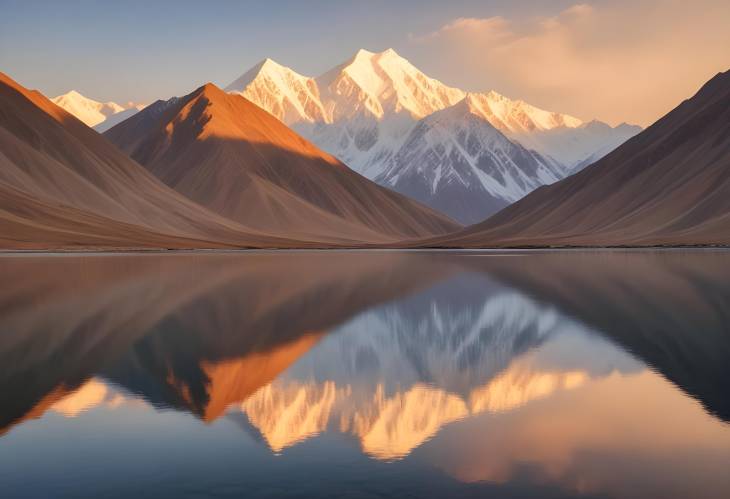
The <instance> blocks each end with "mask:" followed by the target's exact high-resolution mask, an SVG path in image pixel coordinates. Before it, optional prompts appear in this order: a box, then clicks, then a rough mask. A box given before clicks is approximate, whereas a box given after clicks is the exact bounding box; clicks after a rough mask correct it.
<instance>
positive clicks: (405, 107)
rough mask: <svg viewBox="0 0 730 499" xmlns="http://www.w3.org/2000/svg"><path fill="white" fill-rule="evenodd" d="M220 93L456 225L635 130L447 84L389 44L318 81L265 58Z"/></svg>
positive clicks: (557, 174)
mask: <svg viewBox="0 0 730 499" xmlns="http://www.w3.org/2000/svg"><path fill="white" fill-rule="evenodd" d="M225 90H226V91H228V92H232V93H238V94H241V95H243V96H244V97H246V98H247V99H249V100H251V101H252V102H254V103H255V104H257V105H258V106H260V107H262V108H263V109H265V110H267V111H268V112H270V113H271V114H273V115H274V116H276V117H277V118H279V119H280V120H281V121H283V122H284V123H286V124H287V125H289V126H291V127H292V128H294V129H295V130H297V131H298V132H299V133H301V134H302V135H303V136H304V137H307V138H309V139H310V140H312V141H313V142H314V143H315V144H317V145H318V146H320V147H322V148H323V149H324V150H326V151H328V152H330V153H332V154H333V155H335V156H337V157H338V158H339V159H341V160H342V161H343V162H344V163H346V164H347V165H349V166H350V167H351V168H353V169H354V170H355V171H358V172H360V173H362V174H363V175H365V176H366V177H368V178H370V179H372V180H374V181H376V182H377V183H379V184H381V185H384V186H386V187H389V188H391V189H394V190H396V191H398V192H402V193H404V194H406V195H409V196H412V197H414V198H415V199H417V200H419V201H421V202H423V203H425V204H427V205H429V206H431V207H433V208H436V209H439V210H440V211H442V212H443V213H446V214H447V215H449V216H450V217H452V218H454V219H455V220H457V221H459V222H461V223H464V224H470V223H476V222H478V221H481V220H483V219H484V218H486V217H487V216H489V215H491V214H493V213H494V212H496V211H498V210H499V209H500V208H503V207H505V206H507V205H508V204H510V203H512V202H514V201H516V200H517V199H519V198H521V197H522V196H524V195H525V194H527V193H528V192H530V191H531V190H533V189H534V188H536V187H538V186H540V185H544V184H547V183H552V182H555V181H556V180H559V179H561V178H564V177H565V176H566V175H567V174H568V173H572V172H574V171H575V168H576V166H577V165H579V164H581V163H582V162H585V160H586V159H587V158H593V159H597V158H598V157H600V156H601V155H602V154H605V153H607V152H609V151H610V150H611V149H613V148H614V147H615V146H617V145H619V144H620V143H622V142H623V141H624V140H626V139H627V138H629V137H631V136H632V135H634V134H636V133H637V132H639V131H640V130H641V129H640V128H639V127H636V126H630V125H626V124H622V125H619V126H617V127H610V126H609V125H607V124H605V123H601V122H597V121H593V122H589V123H584V122H583V121H581V120H579V119H578V118H575V117H572V116H569V115H566V114H560V113H555V112H549V111H545V110H542V109H539V108H537V107H535V106H532V105H530V104H527V103H525V102H523V101H514V100H510V99H508V98H507V97H504V96H502V95H500V94H498V93H496V92H487V93H470V92H466V91H463V90H460V89H457V88H453V87H449V86H447V85H445V84H443V83H441V82H440V81H438V80H436V79H433V78H431V77H429V76H427V75H425V74H424V73H423V72H421V71H420V70H418V69H417V68H416V67H415V66H413V65H412V64H411V63H410V62H409V61H407V60H406V59H404V58H403V57H401V56H400V55H398V54H397V53H396V52H395V51H394V50H393V49H388V50H385V51H383V52H380V53H373V52H369V51H367V50H360V51H358V52H357V53H356V54H355V56H354V57H352V58H351V59H350V60H348V61H347V62H345V63H343V64H341V65H339V66H337V67H335V68H333V69H332V70H330V71H327V72H325V73H324V74H322V75H320V76H318V77H308V76H303V75H301V74H298V73H296V72H295V71H294V70H292V69H290V68H287V67H284V66H282V65H280V64H278V63H276V62H274V61H272V60H271V59H266V60H264V61H262V62H261V63H259V64H258V65H256V66H255V67H253V68H251V69H250V70H248V71H246V72H245V73H244V74H243V75H242V76H241V77H240V78H238V79H236V80H235V81H234V82H232V83H231V84H230V85H228V86H227V87H226V88H225ZM452 108H453V109H452ZM441 112H443V114H442V115H439V113H441ZM445 116H450V117H452V121H446V120H444V117H445ZM461 118H466V119H467V120H468V122H469V125H468V126H465V125H464V121H463V119H461ZM432 129H435V130H433V131H432ZM414 168H415V169H416V171H413V169H414Z"/></svg>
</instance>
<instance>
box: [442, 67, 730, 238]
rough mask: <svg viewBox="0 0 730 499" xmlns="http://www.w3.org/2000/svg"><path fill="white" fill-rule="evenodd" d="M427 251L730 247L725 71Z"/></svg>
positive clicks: (729, 114)
mask: <svg viewBox="0 0 730 499" xmlns="http://www.w3.org/2000/svg"><path fill="white" fill-rule="evenodd" d="M428 245H436V246H451V247H454V246H455V247H486V246H502V247H506V246H563V245H565V246H620V245H636V246H644V245H646V246H649V245H730V71H727V72H725V73H720V74H718V75H717V76H715V77H714V78H712V79H711V80H710V81H709V82H708V83H706V84H705V85H704V86H703V87H702V88H701V89H700V90H699V92H697V94H696V95H694V96H693V97H692V98H691V99H688V100H686V101H684V102H683V103H682V104H680V105H679V106H677V107H676V108H675V109H674V110H673V111H671V112H670V113H669V114H667V115H666V116H664V117H663V118H661V119H660V120H659V121H657V122H656V123H654V124H653V125H652V126H650V127H649V128H647V129H646V130H645V131H643V132H641V133H640V134H638V135H637V136H635V137H633V138H632V139H629V140H628V141H627V142H626V143H624V144H623V145H621V146H620V147H618V148H617V149H616V150H615V151H613V152H612V153H610V154H609V155H608V156H606V157H605V158H603V159H601V160H600V161H598V162H596V163H594V164H593V165H591V166H589V167H588V168H586V169H585V170H583V171H581V172H580V173H577V174H576V175H573V176H571V177H568V178H567V179H565V180H562V181H560V182H557V183H555V184H553V185H550V186H545V187H541V188H539V189H537V190H536V191H534V192H533V193H531V194H529V195H528V196H526V197H525V198H523V199H522V200H520V201H518V202H516V203H515V204H513V205H511V206H509V207H507V208H505V209H504V210H502V211H500V212H499V213H497V214H496V215H494V216H493V217H491V218H489V219H488V220H486V221H484V222H482V223H479V224H476V225H473V226H471V227H468V228H466V229H464V230H463V231H461V232H459V233H457V234H454V235H452V236H449V237H444V238H439V239H438V240H436V241H429V242H428Z"/></svg>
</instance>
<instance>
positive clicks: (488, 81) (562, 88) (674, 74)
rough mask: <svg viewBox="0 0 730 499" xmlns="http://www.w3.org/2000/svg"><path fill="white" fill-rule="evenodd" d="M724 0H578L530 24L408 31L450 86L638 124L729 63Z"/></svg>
mask: <svg viewBox="0 0 730 499" xmlns="http://www.w3.org/2000/svg"><path fill="white" fill-rule="evenodd" d="M728 22H730V3H728V2H726V1H716V0H701V1H698V2H693V3H692V5H691V6H690V5H689V4H687V3H686V2H680V1H678V0H665V1H661V2H651V1H642V0H640V1H638V2H628V1H618V2H613V3H611V4H601V6H600V7H599V6H592V5H589V4H576V5H573V6H572V7H570V8H568V9H565V10H563V11H560V12H556V13H555V14H554V15H552V16H544V17H538V18H533V19H530V20H528V21H524V20H514V19H507V18H504V17H501V16H494V17H486V18H469V17H460V18H457V19H453V20H450V21H448V22H446V23H445V24H443V25H442V26H441V27H439V28H437V29H436V30H434V31H432V32H426V33H423V34H419V35H412V36H410V42H411V43H412V45H413V48H414V49H416V50H417V49H420V50H424V51H428V54H429V57H431V58H432V59H438V60H439V61H441V62H440V64H441V65H442V67H441V68H439V69H440V71H439V72H440V73H441V74H453V75H455V79H456V80H459V81H456V82H455V83H461V84H464V83H466V84H467V85H468V86H470V87H472V88H474V87H477V86H480V87H481V89H485V90H486V89H487V87H491V88H494V89H495V90H497V91H501V92H502V93H506V94H508V95H510V94H511V95H512V96H515V97H520V98H524V99H525V100H528V101H529V100H532V101H534V102H535V103H536V104H539V105H542V106H548V107H552V108H556V110H559V111H563V112H569V113H572V114H577V115H579V116H582V117H584V118H592V117H598V118H601V119H605V120H608V121H611V122H614V123H616V122H620V121H630V122H636V123H640V124H643V125H647V124H649V123H651V122H652V121H653V120H655V119H656V118H658V117H659V116H661V115H662V114H664V113H665V112H666V111H668V110H669V109H671V108H672V107H673V106H675V105H676V104H677V103H679V102H680V101H681V100H682V99H684V98H686V97H688V96H689V95H690V94H691V93H692V92H693V91H694V90H696V89H697V87H698V86H699V85H700V84H701V83H702V82H703V81H705V80H707V79H708V78H710V77H711V76H713V75H714V74H715V73H716V72H718V71H721V70H726V69H728V68H730V52H728V50H727V47H730V30H728V29H727V26H728Z"/></svg>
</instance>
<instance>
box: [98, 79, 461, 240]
mask: <svg viewBox="0 0 730 499" xmlns="http://www.w3.org/2000/svg"><path fill="white" fill-rule="evenodd" d="M105 136H106V137H108V138H109V139H110V140H111V141H112V142H114V143H116V144H117V145H118V146H120V147H121V148H122V149H123V150H125V151H126V152H128V153H129V154H130V155H131V156H132V157H133V158H134V159H136V160H137V161H139V162H140V163H142V164H143V165H145V166H146V167H147V168H148V169H149V171H150V172H152V173H153V174H155V175H156V176H157V177H159V178H160V179H161V180H162V181H163V182H165V183H166V184H168V185H169V186H171V187H173V188H174V189H176V190H177V191H179V192H181V193H182V194H184V195H186V196H188V197H189V198H191V199H192V200H194V201H197V202H199V203H200V204H202V205H204V206H206V207H209V208H210V209H212V210H213V211H215V212H217V213H219V214H221V215H223V216H225V217H228V218H230V219H232V220H235V221H237V222H240V223H242V224H243V225H245V226H247V227H253V228H256V229H261V230H275V231H281V232H285V233H287V234H289V235H292V236H297V237H316V238H318V239H319V238H325V239H326V240H330V241H358V242H363V241H365V242H384V241H393V240H400V239H407V238H415V237H422V236H423V235H427V234H432V235H433V234H443V233H446V232H449V231H452V230H454V229H455V228H456V227H458V225H457V224H455V223H454V222H452V221H451V220H449V219H447V218H446V217H444V216H442V215H439V214H437V213H436V212H434V211H432V210H430V209H428V208H426V207H424V206H421V205H419V204H417V203H415V202H413V201H411V200H410V199H408V198H406V197H404V196H401V195H399V194H396V193H393V192H391V191H389V190H387V189H384V188H382V187H379V186H377V185H376V184H374V183H372V182H370V181H368V180H367V179H365V178H363V177H361V176H360V175H358V174H356V173H355V172H353V171H351V170H350V169H349V168H347V167H346V166H345V165H344V164H342V163H341V162H339V161H338V160H337V159H335V158H334V157H332V156H330V155H329V154H326V153H324V152H322V151H320V150H319V149H317V148H316V147H315V146H314V145H312V144H311V143H309V142H307V141H306V140H304V139H303V138H301V137H300V136H299V135H297V134H296V133H294V132H293V131H292V130H290V129H289V128H287V127H286V126H285V125H283V124H282V123H281V122H280V121H279V120H277V119H275V118H274V117H272V116H271V115H270V114H268V113H266V112H264V111H263V110H261V109H260V108H259V107H257V106H255V105H254V104H252V103H251V102H249V101H248V100H246V99H245V98H243V97H241V96H239V95H231V94H226V93H225V92H223V91H222V90H220V89H218V88H217V87H215V86H214V85H212V84H207V85H204V86H203V87H200V88H198V89H197V90H195V91H194V92H192V93H191V94H189V95H187V96H185V97H182V98H174V99H171V100H169V101H166V102H162V101H158V102H157V103H155V104H153V105H151V106H149V107H148V108H147V109H145V110H144V111H142V112H140V113H138V114H137V115H135V116H133V117H132V118H130V119H129V120H127V121H125V122H123V123H121V124H119V125H117V126H116V127H114V128H112V129H111V130H109V131H108V132H107V133H106V134H105Z"/></svg>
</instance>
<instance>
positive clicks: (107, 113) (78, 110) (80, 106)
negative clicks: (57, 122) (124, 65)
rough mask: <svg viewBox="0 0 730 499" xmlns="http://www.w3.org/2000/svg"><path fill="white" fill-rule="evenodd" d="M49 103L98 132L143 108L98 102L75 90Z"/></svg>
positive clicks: (138, 105) (129, 104) (130, 103)
mask: <svg viewBox="0 0 730 499" xmlns="http://www.w3.org/2000/svg"><path fill="white" fill-rule="evenodd" d="M51 102H53V103H54V104H56V105H57V106H59V107H62V108H63V109H65V110H66V111H68V112H69V113H71V114H73V115H74V116H75V117H77V118H78V119H79V120H81V121H83V122H84V123H85V124H86V125H88V126H90V127H92V128H94V129H95V130H96V131H98V132H100V133H101V132H104V131H106V130H108V129H109V128H111V127H112V126H114V125H116V124H117V123H121V122H122V121H124V120H125V119H127V118H129V117H130V116H132V115H134V114H135V113H137V112H138V111H139V110H141V109H143V108H144V105H142V104H137V103H134V102H128V103H126V104H124V105H120V104H117V103H116V102H98V101H95V100H93V99H89V98H88V97H84V96H83V95H81V94H80V93H78V92H77V91H76V90H71V91H70V92H67V93H65V94H63V95H59V96H57V97H54V98H52V99H51Z"/></svg>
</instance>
